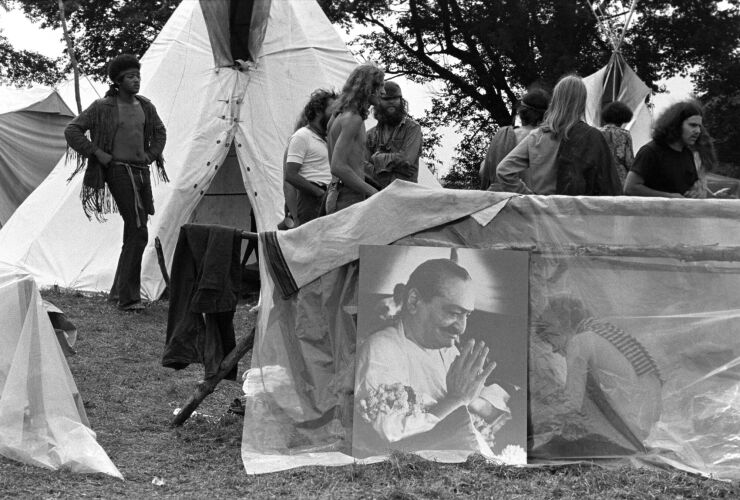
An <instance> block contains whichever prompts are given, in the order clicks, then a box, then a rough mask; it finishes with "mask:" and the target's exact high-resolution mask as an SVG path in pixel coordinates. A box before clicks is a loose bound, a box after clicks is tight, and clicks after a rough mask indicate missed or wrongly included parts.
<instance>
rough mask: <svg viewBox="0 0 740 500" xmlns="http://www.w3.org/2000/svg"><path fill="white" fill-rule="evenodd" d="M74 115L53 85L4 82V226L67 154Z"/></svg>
mask: <svg viewBox="0 0 740 500" xmlns="http://www.w3.org/2000/svg"><path fill="white" fill-rule="evenodd" d="M74 115H75V114H74V113H73V112H72V110H71V109H70V108H69V106H67V104H65V102H64V99H63V98H62V97H61V96H60V95H59V93H58V92H57V91H56V90H55V89H53V88H51V87H46V86H44V85H36V86H33V87H13V86H0V227H2V226H3V225H4V224H5V223H6V222H7V221H8V219H9V218H10V216H11V215H12V214H13V212H15V210H16V209H17V208H18V206H19V205H20V204H21V203H22V202H23V200H25V199H26V197H28V195H29V194H30V193H31V191H33V190H34V189H36V186H38V185H39V184H41V182H42V181H43V180H44V179H45V178H46V176H47V175H49V172H51V170H52V169H53V168H54V166H55V165H56V164H57V162H58V161H59V158H60V157H61V156H62V155H63V154H64V150H65V148H66V146H67V143H66V142H65V140H64V127H65V126H66V125H67V123H69V121H70V120H71V119H72V117H73V116H74Z"/></svg>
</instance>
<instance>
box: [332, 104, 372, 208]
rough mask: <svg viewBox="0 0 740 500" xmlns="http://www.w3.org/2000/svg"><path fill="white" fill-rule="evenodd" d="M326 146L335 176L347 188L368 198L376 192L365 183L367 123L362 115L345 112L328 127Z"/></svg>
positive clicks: (333, 119)
mask: <svg viewBox="0 0 740 500" xmlns="http://www.w3.org/2000/svg"><path fill="white" fill-rule="evenodd" d="M327 129H328V133H327V145H328V147H329V163H330V165H331V173H332V175H334V176H336V177H338V178H339V179H340V180H341V181H342V182H343V183H344V184H345V185H346V186H347V187H349V188H350V189H352V190H353V191H356V192H357V193H361V194H364V195H366V196H370V195H373V194H375V193H376V192H377V190H376V189H375V188H373V187H372V186H370V185H369V184H367V183H366V182H365V172H364V168H363V162H364V159H365V136H366V134H365V123H364V120H363V119H362V117H360V115H359V114H357V113H355V112H352V111H344V112H342V113H341V114H339V115H336V116H334V117H332V119H331V120H330V121H329V124H328V127H327Z"/></svg>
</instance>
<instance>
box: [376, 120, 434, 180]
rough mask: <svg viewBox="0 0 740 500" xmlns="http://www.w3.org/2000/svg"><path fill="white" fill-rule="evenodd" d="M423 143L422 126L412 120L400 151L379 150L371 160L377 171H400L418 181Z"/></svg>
mask: <svg viewBox="0 0 740 500" xmlns="http://www.w3.org/2000/svg"><path fill="white" fill-rule="evenodd" d="M421 145H422V133H421V127H420V126H419V125H418V124H416V123H415V122H411V125H409V128H408V129H407V130H406V134H405V135H404V137H403V143H402V145H401V149H400V151H398V152H382V151H377V152H375V153H373V155H372V157H371V160H372V162H373V165H374V166H375V171H376V172H378V171H384V170H390V171H392V172H398V173H400V174H401V175H403V176H404V177H408V178H410V179H412V180H413V181H414V182H416V181H417V180H418V177H419V167H418V165H419V163H418V162H419V156H421Z"/></svg>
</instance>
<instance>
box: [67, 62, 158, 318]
mask: <svg viewBox="0 0 740 500" xmlns="http://www.w3.org/2000/svg"><path fill="white" fill-rule="evenodd" d="M140 68H141V65H140V64H139V61H138V60H137V59H136V57H134V56H132V55H130V54H123V55H120V56H118V57H115V58H114V59H113V60H111V62H110V64H109V65H108V76H109V77H110V79H111V81H112V82H113V83H112V85H111V88H110V90H109V91H108V92H107V93H106V94H105V97H103V98H102V99H98V100H97V101H95V102H94V103H92V104H91V105H90V107H88V108H87V109H86V110H85V111H83V112H82V113H81V114H80V115H79V116H78V117H77V118H75V119H74V120H73V121H72V122H71V123H70V124H69V125H68V126H67V128H66V130H65V132H64V134H65V137H66V139H67V143H68V144H69V146H70V148H72V149H73V150H74V151H75V152H76V153H77V155H78V162H77V169H76V170H75V172H74V173H73V174H72V176H74V175H76V174H77V173H79V172H80V171H81V170H82V169H85V176H84V180H83V187H82V206H83V209H84V211H85V214H86V215H87V216H88V217H90V216H91V215H92V214H93V213H94V214H95V216H96V217H97V218H98V219H101V215H102V214H103V213H107V212H110V210H111V203H110V201H111V200H110V199H109V196H112V197H113V200H114V201H115V203H116V205H117V207H118V212H119V213H120V214H121V217H122V218H123V248H122V249H121V256H120V257H119V259H118V267H117V268H116V274H115V277H114V279H113V286H112V288H111V292H110V299H111V300H117V301H118V307H119V308H120V309H122V310H125V311H136V310H140V309H143V305H142V303H141V295H140V287H141V259H142V255H143V253H144V248H145V247H146V244H147V241H148V238H149V235H148V232H147V228H146V224H147V218H148V215H153V214H154V201H153V199H152V187H151V178H150V173H149V165H150V164H152V163H156V165H157V170H158V174H159V177H160V179H162V180H165V181H166V180H168V179H167V174H166V173H165V171H164V160H163V158H162V150H163V149H164V144H165V140H166V131H165V127H164V124H163V123H162V120H160V118H159V116H158V115H157V110H156V109H155V107H154V105H153V104H152V103H151V101H149V100H148V99H146V98H144V97H142V96H139V95H137V94H138V92H139V86H140V83H141V76H140V74H139V70H140ZM87 131H90V139H88V138H87V137H85V132H87ZM106 184H107V188H108V189H107V191H106Z"/></svg>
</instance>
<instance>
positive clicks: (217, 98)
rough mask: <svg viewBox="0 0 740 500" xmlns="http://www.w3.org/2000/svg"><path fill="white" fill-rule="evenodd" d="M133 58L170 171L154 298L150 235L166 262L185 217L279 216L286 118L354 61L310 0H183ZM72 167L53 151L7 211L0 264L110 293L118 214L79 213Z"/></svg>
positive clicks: (145, 284) (159, 193)
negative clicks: (99, 217) (37, 181)
mask: <svg viewBox="0 0 740 500" xmlns="http://www.w3.org/2000/svg"><path fill="white" fill-rule="evenodd" d="M230 6H234V7H232V12H230ZM232 30H233V32H232ZM141 64H142V69H141V74H142V85H141V94H142V95H143V96H145V97H147V98H148V99H150V100H151V101H152V102H153V103H154V105H155V106H156V107H157V111H158V113H159V115H160V117H161V118H162V121H163V122H164V124H165V126H166V127H167V145H166V147H165V150H164V158H165V162H166V169H167V173H168V176H169V178H170V179H171V182H169V183H157V182H155V183H154V186H153V190H154V200H155V209H156V214H155V215H154V216H153V217H152V218H151V219H150V221H149V245H148V246H147V249H146V251H145V253H144V262H143V265H142V292H143V295H144V297H146V298H148V299H155V298H157V297H158V296H159V295H160V294H161V293H162V291H163V290H164V288H165V283H164V280H163V278H162V274H161V272H160V269H159V266H158V263H157V257H156V251H155V248H154V238H155V237H156V236H158V237H159V238H160V240H161V242H162V245H163V248H164V254H165V258H166V261H167V262H169V261H170V260H171V257H172V254H173V253H174V250H175V244H176V241H177V236H178V233H179V229H180V226H181V225H183V224H186V223H189V222H203V223H214V222H217V223H219V224H224V225H233V226H235V227H241V228H243V229H249V228H250V226H249V221H250V210H251V209H254V215H255V218H256V223H257V227H258V228H259V229H260V230H267V229H271V228H274V227H276V226H277V224H278V223H279V222H280V221H282V220H283V205H284V201H283V173H282V157H283V152H284V149H285V146H286V144H287V140H288V138H289V137H290V135H291V133H292V132H293V124H294V122H295V119H296V117H297V116H298V113H299V112H300V110H301V109H302V107H303V106H304V104H305V103H306V101H307V100H308V97H309V95H310V94H311V92H312V91H313V90H315V89H317V88H341V86H342V84H343V83H344V81H345V80H346V77H347V76H348V75H349V73H350V72H351V71H352V69H353V68H354V67H355V66H356V64H357V63H356V61H355V59H354V58H353V57H352V55H351V54H350V53H349V51H348V50H347V48H346V46H345V45H344V43H343V42H342V40H341V38H340V37H339V35H338V33H337V32H336V30H335V28H334V27H333V26H332V25H331V23H330V22H329V21H328V19H327V18H326V16H325V15H324V13H323V12H322V11H321V9H320V8H319V6H318V4H317V3H316V2H315V1H313V0H310V1H309V0H291V1H284V0H281V1H272V2H271V1H269V0H254V1H253V2H240V3H234V2H229V1H226V0H209V1H198V0H185V1H183V2H182V3H181V4H180V5H179V6H178V7H177V9H176V10H175V12H174V13H173V15H172V16H171V18H170V19H169V20H168V22H167V24H166V25H165V26H164V28H163V29H162V31H161V33H160V34H159V36H158V37H157V38H156V40H155V41H154V42H153V44H152V45H151V47H150V48H149V50H148V51H147V53H146V54H145V55H144V57H143V58H142V59H141ZM73 170H74V165H73V162H72V161H69V162H67V161H65V159H62V160H61V161H60V162H59V164H58V165H57V167H56V168H55V169H54V171H53V172H52V173H51V174H50V175H49V177H47V179H46V181H45V182H44V183H42V184H41V186H39V188H38V189H37V190H36V191H35V192H34V193H33V195H32V196H30V197H29V198H28V199H27V200H26V202H25V203H24V204H23V206H21V207H20V208H19V209H18V210H17V211H16V213H15V215H14V217H13V218H12V219H11V220H10V221H9V222H8V224H7V225H6V227H4V228H3V230H2V231H0V260H3V261H7V262H12V263H17V264H20V265H22V266H23V267H24V268H25V269H27V270H28V271H29V272H30V273H31V274H32V275H33V277H34V278H35V279H36V282H37V283H38V285H39V286H40V287H45V286H51V285H54V284H57V285H59V286H62V287H68V288H74V289H78V290H87V291H108V290H109V289H110V286H111V284H112V282H113V275H114V272H115V267H116V262H117V260H118V254H119V252H120V241H121V235H122V233H123V227H122V226H123V222H122V220H121V219H120V217H119V216H118V215H116V214H109V215H108V216H107V217H106V218H107V222H105V223H102V224H101V223H98V222H96V221H94V220H93V221H89V220H88V219H87V218H86V217H85V215H84V214H83V211H82V207H81V204H80V199H79V195H80V188H81V184H82V175H78V176H76V177H75V178H73V179H72V180H71V182H68V181H67V179H68V178H69V176H70V174H71V173H72V171H73ZM208 211H210V212H211V213H210V214H207V213H206V212H208Z"/></svg>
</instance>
